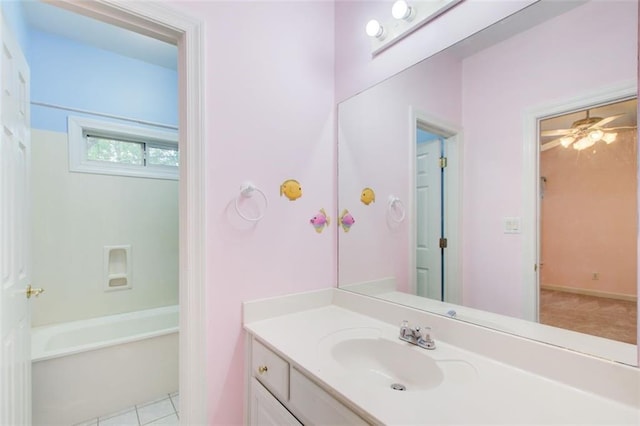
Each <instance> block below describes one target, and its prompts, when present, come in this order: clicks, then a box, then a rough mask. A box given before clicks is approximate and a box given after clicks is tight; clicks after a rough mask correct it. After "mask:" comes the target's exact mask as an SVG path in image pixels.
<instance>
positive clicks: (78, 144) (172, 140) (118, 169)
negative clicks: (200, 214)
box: [67, 116, 179, 180]
mask: <svg viewBox="0 0 640 426" xmlns="http://www.w3.org/2000/svg"><path fill="white" fill-rule="evenodd" d="M67 126H68V127H67V132H68V141H69V171H71V172H78V173H94V174H103V175H113V176H129V177H142V178H152V179H169V180H178V178H179V167H177V166H167V165H160V164H155V165H153V164H152V165H150V164H148V163H147V161H146V155H147V147H153V148H159V149H175V150H178V132H177V131H173V132H172V131H165V130H156V129H150V128H146V127H137V126H129V125H125V124H121V123H115V122H109V121H100V120H95V119H91V118H85V117H73V116H69V117H68V119H67ZM87 134H89V135H91V136H95V137H100V138H105V139H115V140H119V141H124V142H132V143H141V144H143V153H144V156H145V161H144V164H142V165H137V164H125V163H116V162H110V161H98V160H90V159H89V158H88V157H87V155H88V146H87V137H86V136H87Z"/></svg>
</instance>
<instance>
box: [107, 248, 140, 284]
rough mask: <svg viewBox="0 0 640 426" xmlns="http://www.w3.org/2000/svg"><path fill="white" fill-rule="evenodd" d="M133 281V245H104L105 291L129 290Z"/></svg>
mask: <svg viewBox="0 0 640 426" xmlns="http://www.w3.org/2000/svg"><path fill="white" fill-rule="evenodd" d="M132 287H133V282H132V281H131V246H130V245H121V246H105V247H104V291H116V290H127V289H131V288H132Z"/></svg>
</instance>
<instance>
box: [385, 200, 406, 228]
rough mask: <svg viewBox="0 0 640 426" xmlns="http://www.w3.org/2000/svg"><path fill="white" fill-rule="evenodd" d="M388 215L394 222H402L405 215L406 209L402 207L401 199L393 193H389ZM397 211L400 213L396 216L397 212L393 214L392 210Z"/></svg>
mask: <svg viewBox="0 0 640 426" xmlns="http://www.w3.org/2000/svg"><path fill="white" fill-rule="evenodd" d="M388 210H389V217H390V218H391V220H393V221H394V222H396V223H402V221H404V218H405V216H406V210H405V208H404V204H403V203H402V201H401V200H400V198H398V197H396V196H394V195H389V208H388ZM396 211H399V212H400V215H399V216H398V214H394V212H396Z"/></svg>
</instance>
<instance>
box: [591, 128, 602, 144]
mask: <svg viewBox="0 0 640 426" xmlns="http://www.w3.org/2000/svg"><path fill="white" fill-rule="evenodd" d="M603 136H604V132H603V131H602V130H600V129H595V130H592V131H590V132H589V139H591V140H592V141H594V142H598V141H599V140H600V139H602V137H603Z"/></svg>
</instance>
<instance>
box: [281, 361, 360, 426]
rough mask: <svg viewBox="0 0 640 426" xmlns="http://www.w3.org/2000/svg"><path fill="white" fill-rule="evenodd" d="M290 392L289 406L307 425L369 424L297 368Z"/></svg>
mask: <svg viewBox="0 0 640 426" xmlns="http://www.w3.org/2000/svg"><path fill="white" fill-rule="evenodd" d="M290 392H291V395H290V399H289V408H291V411H292V412H293V413H295V414H296V416H298V418H299V419H300V420H301V421H302V422H303V423H304V424H305V425H307V426H312V425H367V424H368V423H367V422H365V421H364V420H362V419H361V418H360V417H359V416H358V415H356V414H355V413H353V412H352V411H351V410H349V409H348V408H347V407H345V406H344V405H342V404H341V403H340V402H338V401H337V400H336V399H335V398H333V397H332V396H331V395H329V394H328V393H327V392H326V391H324V390H323V389H322V388H321V387H320V386H318V385H316V384H315V383H313V382H312V381H311V380H309V379H308V378H306V377H305V376H304V375H302V373H300V372H299V371H298V370H296V369H295V368H292V369H291V388H290Z"/></svg>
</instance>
